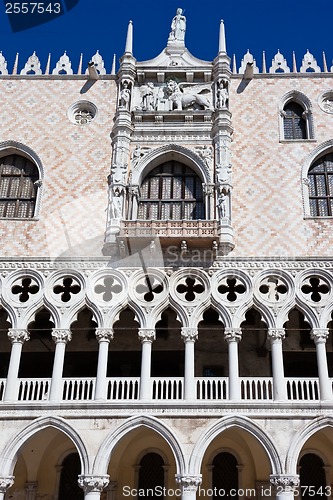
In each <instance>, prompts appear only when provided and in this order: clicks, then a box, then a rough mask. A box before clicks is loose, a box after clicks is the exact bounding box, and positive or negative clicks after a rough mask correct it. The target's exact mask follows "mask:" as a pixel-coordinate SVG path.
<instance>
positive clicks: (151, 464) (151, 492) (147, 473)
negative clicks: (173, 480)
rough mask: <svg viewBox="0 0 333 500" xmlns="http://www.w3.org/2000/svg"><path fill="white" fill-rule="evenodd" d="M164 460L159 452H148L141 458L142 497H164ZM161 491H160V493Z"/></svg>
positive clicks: (140, 486) (140, 481)
mask: <svg viewBox="0 0 333 500" xmlns="http://www.w3.org/2000/svg"><path fill="white" fill-rule="evenodd" d="M163 466H164V461H163V458H162V457H161V456H160V455H159V454H158V453H147V454H146V455H145V456H144V457H142V459H141V460H140V464H139V467H140V468H139V483H138V490H140V498H145V497H147V498H150V499H154V498H156V499H157V498H159V499H161V498H162V499H163V496H162V495H161V492H162V491H163V488H164V468H163ZM159 492H160V493H159Z"/></svg>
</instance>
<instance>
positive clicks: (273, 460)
mask: <svg viewBox="0 0 333 500" xmlns="http://www.w3.org/2000/svg"><path fill="white" fill-rule="evenodd" d="M232 427H236V428H239V429H242V430H245V431H247V432H249V433H250V434H251V435H252V436H254V437H255V438H256V439H258V441H259V442H260V443H261V444H262V446H263V448H264V450H265V451H266V453H267V456H268V459H269V462H270V465H271V469H272V474H281V473H282V463H281V459H280V454H279V453H278V450H277V448H276V446H275V444H274V442H273V440H272V438H271V437H269V436H268V435H267V434H266V432H265V431H264V430H263V429H262V428H261V427H259V425H258V424H256V423H254V422H253V421H252V420H250V419H249V418H247V417H242V416H238V415H230V416H228V417H223V418H221V419H220V420H218V421H217V422H214V423H213V424H212V425H210V427H208V428H207V429H206V430H205V432H204V433H202V435H201V436H200V438H199V439H198V440H197V442H196V444H195V446H194V448H193V451H192V454H191V457H190V463H189V472H190V473H192V474H198V473H199V472H200V470H201V465H202V461H203V458H204V454H205V452H206V450H207V448H208V446H209V445H210V443H211V442H212V441H213V440H214V439H215V438H216V437H217V436H218V435H219V434H221V432H223V431H225V430H227V429H230V428H232Z"/></svg>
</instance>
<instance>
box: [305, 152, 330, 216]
mask: <svg viewBox="0 0 333 500" xmlns="http://www.w3.org/2000/svg"><path fill="white" fill-rule="evenodd" d="M308 183H309V202H310V214H311V215H312V216H314V217H316V216H317V217H318V216H319V217H320V216H322V217H324V216H332V215H333V153H329V154H326V155H325V156H322V157H321V158H319V159H318V160H316V161H315V162H314V163H313V164H312V165H311V167H310V169H309V172H308Z"/></svg>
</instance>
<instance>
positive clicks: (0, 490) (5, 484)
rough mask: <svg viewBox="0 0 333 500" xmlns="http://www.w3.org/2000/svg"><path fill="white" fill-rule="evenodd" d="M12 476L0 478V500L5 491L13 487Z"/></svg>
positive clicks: (2, 499) (3, 496) (2, 498)
mask: <svg viewBox="0 0 333 500" xmlns="http://www.w3.org/2000/svg"><path fill="white" fill-rule="evenodd" d="M13 484H14V476H5V477H4V476H2V477H0V500H4V498H5V494H6V491H7V490H8V489H9V488H10V487H11V486H13Z"/></svg>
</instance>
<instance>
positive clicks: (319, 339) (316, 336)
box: [311, 328, 329, 344]
mask: <svg viewBox="0 0 333 500" xmlns="http://www.w3.org/2000/svg"><path fill="white" fill-rule="evenodd" d="M328 335H329V329H328V328H313V329H312V331H311V338H312V340H313V341H314V343H315V344H325V343H326V340H327V337H328Z"/></svg>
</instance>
